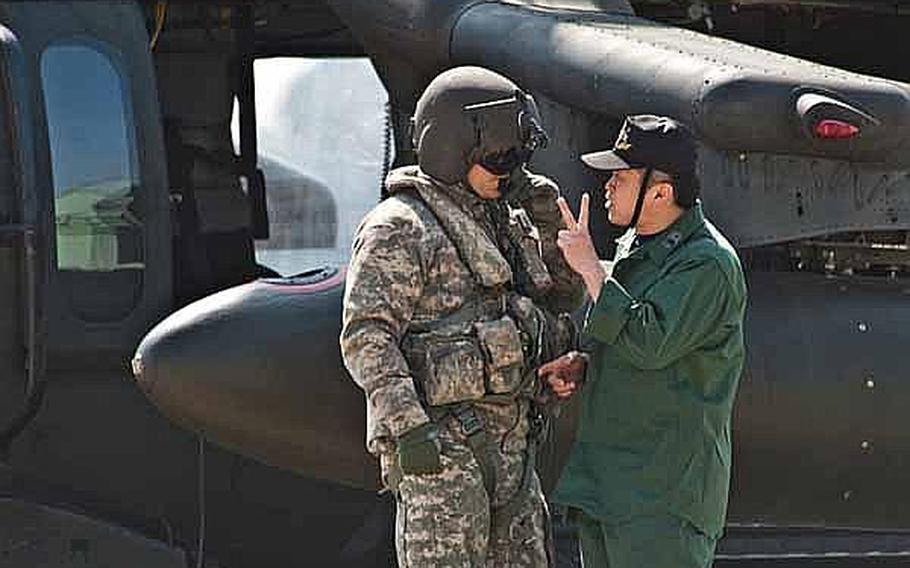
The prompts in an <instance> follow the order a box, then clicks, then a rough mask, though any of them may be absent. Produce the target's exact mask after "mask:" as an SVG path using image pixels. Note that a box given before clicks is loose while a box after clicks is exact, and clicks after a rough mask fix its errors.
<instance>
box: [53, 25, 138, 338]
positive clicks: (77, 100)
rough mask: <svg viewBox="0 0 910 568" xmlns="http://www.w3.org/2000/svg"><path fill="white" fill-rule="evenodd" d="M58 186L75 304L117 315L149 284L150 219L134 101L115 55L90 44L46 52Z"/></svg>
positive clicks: (61, 249)
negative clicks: (142, 191) (143, 196)
mask: <svg viewBox="0 0 910 568" xmlns="http://www.w3.org/2000/svg"><path fill="white" fill-rule="evenodd" d="M41 80H42V86H43V89H44V101H45V106H46V115H47V129H48V142H49V144H50V155H51V172H52V176H53V187H54V212H55V226H56V244H57V247H56V264H57V269H58V271H59V273H61V274H64V275H66V277H69V278H71V279H73V281H72V282H67V285H66V289H67V290H69V291H71V293H72V297H71V302H70V303H71V307H72V308H74V309H75V311H76V312H77V313H78V314H79V315H80V317H82V318H83V319H87V320H101V321H111V320H116V319H119V318H122V317H124V316H126V315H127V314H128V313H129V311H130V310H131V309H132V308H133V306H134V304H135V301H136V299H137V298H138V297H139V292H140V289H141V285H142V271H143V269H144V267H145V265H144V259H143V246H142V243H143V224H142V214H141V211H140V210H139V207H138V202H137V199H138V197H139V187H140V181H139V179H138V176H139V174H138V166H137V163H138V162H137V155H136V146H135V143H134V135H133V126H132V124H133V122H132V120H131V115H130V104H129V98H128V96H127V93H126V92H124V87H123V84H124V82H123V81H122V80H121V76H120V73H119V70H118V67H117V66H116V64H115V63H114V61H113V60H112V59H111V58H110V57H109V56H108V55H107V54H106V53H104V52H103V51H102V50H101V49H99V48H96V46H94V45H92V44H89V43H84V44H83V43H78V44H77V43H73V44H60V45H52V46H50V47H48V48H47V49H46V50H45V51H44V53H43V54H42V56H41Z"/></svg>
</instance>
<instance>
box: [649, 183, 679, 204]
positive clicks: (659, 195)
mask: <svg viewBox="0 0 910 568" xmlns="http://www.w3.org/2000/svg"><path fill="white" fill-rule="evenodd" d="M653 187H654V199H655V200H658V199H668V200H670V203H675V201H674V199H675V197H676V188H675V187H673V184H672V183H670V182H669V181H660V182H657V183H655V184H654V186H653Z"/></svg>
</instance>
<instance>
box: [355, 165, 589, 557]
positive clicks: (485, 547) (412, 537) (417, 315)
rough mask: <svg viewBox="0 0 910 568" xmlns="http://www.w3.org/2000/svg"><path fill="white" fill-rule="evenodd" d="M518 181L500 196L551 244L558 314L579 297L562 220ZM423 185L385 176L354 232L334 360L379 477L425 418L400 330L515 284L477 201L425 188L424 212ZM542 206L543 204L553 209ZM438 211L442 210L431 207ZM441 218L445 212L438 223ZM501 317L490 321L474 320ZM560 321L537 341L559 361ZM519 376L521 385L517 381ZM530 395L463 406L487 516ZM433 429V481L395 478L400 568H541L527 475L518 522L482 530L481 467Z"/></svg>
mask: <svg viewBox="0 0 910 568" xmlns="http://www.w3.org/2000/svg"><path fill="white" fill-rule="evenodd" d="M525 177H526V180H527V181H526V182H525V184H526V185H525V187H523V188H522V189H523V192H522V193H520V194H519V193H517V192H516V193H514V194H510V196H511V195H519V196H520V199H521V202H522V203H527V204H530V205H531V208H530V211H529V212H530V213H532V219H533V221H534V222H535V224H537V225H538V228H539V231H540V234H541V235H542V236H543V235H554V236H553V237H552V239H551V240H552V243H551V244H552V245H553V246H552V249H551V248H549V247H546V248H544V252H545V257H544V261H545V262H546V264H547V267H548V269H549V270H550V273H551V277H552V281H553V284H552V286H554V290H552V291H551V292H550V294H551V295H555V296H556V298H555V299H554V300H553V302H552V304H551V306H549V307H553V308H556V307H559V306H568V305H569V304H570V303H571V301H572V299H574V298H580V297H581V286H580V282H579V283H578V284H577V285H574V286H573V285H571V284H570V283H572V282H578V281H577V280H576V279H575V278H573V277H571V276H569V274H571V271H570V270H569V269H568V267H567V266H566V265H565V263H564V261H563V259H562V255H561V254H559V252H558V250H555V232H556V231H558V229H559V223H561V220H560V216H559V213H558V210H557V209H556V205H555V198H556V196H557V189H556V186H555V184H553V183H552V182H550V181H549V180H546V178H543V177H541V176H534V175H533V174H531V175H527V176H525ZM427 180H428V178H426V176H423V175H422V174H421V173H420V172H419V170H417V169H416V168H413V167H411V168H401V169H399V170H395V171H394V172H392V174H391V175H390V178H389V182H388V183H389V189H390V194H391V196H390V197H389V198H387V199H386V200H385V201H383V202H382V203H380V204H379V205H378V206H377V207H376V208H374V209H373V211H371V212H370V213H369V214H368V215H367V217H366V218H365V219H364V221H363V223H362V224H361V226H360V228H359V229H358V232H357V236H356V238H355V241H354V250H353V255H352V258H351V262H350V266H349V270H348V274H347V282H346V289H345V301H344V315H343V328H342V333H341V347H342V355H343V357H344V360H345V364H346V365H347V367H348V370H349V371H350V373H351V375H352V377H353V378H354V380H355V382H356V383H357V384H358V385H359V386H360V387H361V388H362V389H363V390H364V393H365V395H366V406H367V447H368V449H369V450H370V451H371V452H373V453H375V454H378V455H379V456H380V460H381V463H382V466H383V475H384V478H385V476H386V475H387V474H388V473H389V470H390V468H391V467H392V465H393V463H394V461H393V460H394V447H395V446H394V440H395V439H396V438H397V437H398V436H400V435H401V434H403V433H404V432H406V431H408V430H410V429H411V428H414V427H416V426H419V425H422V424H424V423H426V422H428V421H429V420H430V416H429V412H428V409H427V407H426V406H425V401H424V400H423V399H422V396H421V394H419V393H421V392H422V387H421V385H420V378H419V377H417V376H415V373H414V372H412V369H411V368H410V365H409V361H408V358H407V357H406V354H405V353H404V352H403V347H402V346H403V345H404V344H405V343H406V339H407V338H408V336H409V331H411V332H412V333H413V330H415V329H418V328H420V327H421V326H422V325H424V324H428V323H432V322H439V321H440V320H445V318H446V317H449V316H451V314H453V313H457V312H458V311H459V309H461V308H462V307H463V306H464V305H465V304H467V303H469V302H473V301H475V300H476V298H477V296H478V295H483V296H487V297H489V296H491V290H497V293H498V294H500V295H502V297H503V298H505V297H506V291H507V290H508V288H509V287H510V282H511V280H512V278H513V274H512V272H513V269H514V267H512V266H510V265H509V264H508V263H507V262H504V257H503V255H502V254H501V253H500V252H499V244H500V239H501V231H500V230H499V229H498V227H499V228H501V226H499V225H497V217H496V213H495V211H494V209H495V207H496V204H495V203H492V202H485V201H484V200H482V199H480V198H479V197H477V196H476V194H474V193H473V191H471V190H470V189H469V188H467V187H466V186H464V185H463V184H453V185H449V186H439V185H438V183H437V184H436V186H435V187H434V188H431V189H430V190H429V191H436V195H435V196H434V197H432V199H433V200H434V202H436V203H435V205H434V209H431V208H430V207H429V206H428V205H427V204H426V202H425V200H423V199H421V198H420V197H419V194H418V193H417V192H416V191H407V190H406V189H407V188H409V187H413V185H414V184H415V183H424V184H426V182H427ZM423 187H424V188H425V189H426V188H427V187H428V186H427V185H424V186H423ZM544 201H550V202H551V203H552V208H549V207H547V206H545V204H544ZM440 202H441V203H446V205H442V206H440ZM434 211H435V213H434ZM441 211H448V212H449V213H451V214H447V215H446V217H445V219H440V218H439V217H438V216H437V215H438V214H439V213H440V212H441ZM456 211H457V212H456ZM458 212H460V214H459V213H458ZM534 214H540V215H541V217H542V218H541V219H538V218H536V217H533V215H534ZM548 215H549V217H548ZM440 221H442V223H445V224H446V225H447V226H446V227H444V226H443V224H442V223H441V222H440ZM450 235H452V236H453V239H458V238H459V237H458V236H460V237H464V238H465V239H466V240H467V239H469V240H470V241H471V246H470V247H464V245H463V247H464V248H465V249H466V250H460V248H459V247H458V246H456V243H455V242H453V239H450V237H449V236H450ZM455 235H458V236H455ZM546 253H549V258H547V256H546ZM481 282H482V283H483V284H489V285H490V286H484V285H482V284H481ZM557 286H558V287H559V288H558V292H557V291H556V289H555V287H557ZM512 295H513V296H515V294H514V292H513V293H512ZM542 295H543V294H542ZM521 303H522V304H523V305H525V306H526V307H527V306H530V308H528V309H530V310H532V311H533V310H535V306H534V303H533V302H531V300H529V299H527V298H524V301H523V302H521ZM499 315H501V314H493V313H491V314H489V317H488V318H479V321H483V320H486V319H495V318H496V317H499ZM534 316H535V317H538V318H541V319H543V318H544V317H545V313H544V310H541V309H540V308H536V313H535V314H534ZM549 318H550V319H551V320H553V319H555V318H553V317H552V315H549ZM560 322H561V323H560V325H558V326H550V327H549V328H548V329H550V330H551V333H552V334H553V335H555V336H558V337H556V338H555V339H554V338H545V339H546V340H547V341H548V342H549V343H550V344H551V346H552V349H554V350H556V351H558V352H560V353H561V352H565V351H567V350H568V349H569V348H570V347H572V345H571V342H572V341H574V335H573V333H572V332H571V330H570V329H567V328H566V326H565V324H566V321H565V320H560ZM559 343H561V345H558V344H559ZM535 364H537V363H535ZM525 371H530V372H533V370H532V369H525ZM478 374H479V376H477V377H475V378H474V379H475V380H476V381H477V382H478V383H480V384H482V383H483V381H484V376H483V373H478ZM523 374H524V375H526V376H527V372H526V373H523ZM532 378H533V377H532ZM535 386H536V381H533V380H532V381H530V382H528V383H526V384H524V387H523V388H524V389H525V394H526V395H529V396H530V395H533V390H534V388H535ZM529 396H525V397H515V398H512V399H510V400H509V401H508V402H503V401H502V400H498V401H495V402H494V401H490V400H485V399H480V400H477V401H475V402H473V403H472V405H473V406H474V408H475V409H476V411H477V413H478V414H479V415H480V416H481V418H482V419H483V422H484V424H485V429H486V431H487V433H488V435H489V436H490V439H491V440H492V442H493V443H492V444H491V447H492V448H494V449H495V452H494V453H493V456H492V457H493V459H492V462H493V464H494V470H495V478H496V490H495V494H494V498H493V501H494V502H493V504H492V505H493V508H494V509H495V508H496V507H497V506H501V505H502V504H503V503H506V502H507V501H509V500H510V499H511V498H512V496H513V495H514V494H515V493H516V491H517V490H518V489H519V488H520V487H521V486H522V483H521V480H522V475H523V472H524V460H525V454H526V452H525V449H526V447H527V443H528V431H529V428H530V426H529V421H528V414H529V410H530V408H529V407H530V402H529ZM440 431H441V432H440V439H441V442H442V448H443V449H442V461H443V466H444V470H443V471H442V472H441V473H440V474H437V475H419V476H418V475H405V476H404V477H403V479H402V480H401V482H400V484H399V485H398V509H399V510H398V521H397V529H398V530H397V535H396V538H397V543H396V544H397V548H398V553H399V563H400V565H401V566H402V567H407V566H432V565H444V566H484V565H488V566H546V565H547V558H546V549H545V538H544V526H545V517H546V515H545V503H544V501H543V497H542V494H541V491H540V485H539V482H538V481H537V479H536V475H534V477H533V479H532V480H531V482H530V484H527V489H526V492H527V495H526V496H524V497H523V498H522V501H521V504H520V506H519V507H518V509H517V510H518V513H517V514H516V515H515V516H514V517H513V518H512V519H510V521H509V522H508V523H503V524H505V525H507V526H499V525H498V524H497V526H496V527H492V528H491V526H490V524H491V520H490V519H491V511H490V503H489V499H488V496H487V494H486V491H485V489H484V484H483V479H482V476H481V469H480V466H479V464H478V462H477V461H476V458H475V457H474V455H473V453H472V451H471V449H470V448H469V447H468V446H467V445H466V442H465V439H464V435H463V433H462V432H461V427H460V425H459V424H458V422H457V421H455V420H454V419H452V418H451V417H449V418H446V419H443V420H442V423H441V424H440Z"/></svg>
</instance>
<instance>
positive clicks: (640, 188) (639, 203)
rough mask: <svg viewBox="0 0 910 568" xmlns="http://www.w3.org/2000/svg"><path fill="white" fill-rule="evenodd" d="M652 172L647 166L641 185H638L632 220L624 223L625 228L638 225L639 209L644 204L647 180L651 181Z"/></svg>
mask: <svg viewBox="0 0 910 568" xmlns="http://www.w3.org/2000/svg"><path fill="white" fill-rule="evenodd" d="M653 172H654V169H653V168H648V169H646V170H645V175H644V177H642V178H641V185H639V186H638V198H637V199H636V201H635V213H633V214H632V220H631V221H629V224H628V225H626V228H627V229H628V228H632V229H634V228H635V226H636V225H638V218H639V217H641V209H642V206H643V205H644V204H645V193H647V188H648V182H650V181H651V174H652V173H653Z"/></svg>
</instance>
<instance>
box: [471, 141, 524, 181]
mask: <svg viewBox="0 0 910 568" xmlns="http://www.w3.org/2000/svg"><path fill="white" fill-rule="evenodd" d="M529 157H530V152H529V151H527V150H524V149H518V148H510V149H509V150H506V151H504V152H496V153H494V154H487V155H486V156H484V157H482V158H481V159H480V161H479V162H478V163H479V164H480V166H481V167H483V169H485V170H487V171H488V172H490V173H491V174H493V175H496V176H506V175H509V174H511V173H512V172H513V171H515V169H516V168H518V167H519V166H523V165H524V164H525V163H526V162H527V161H528V158H529Z"/></svg>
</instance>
